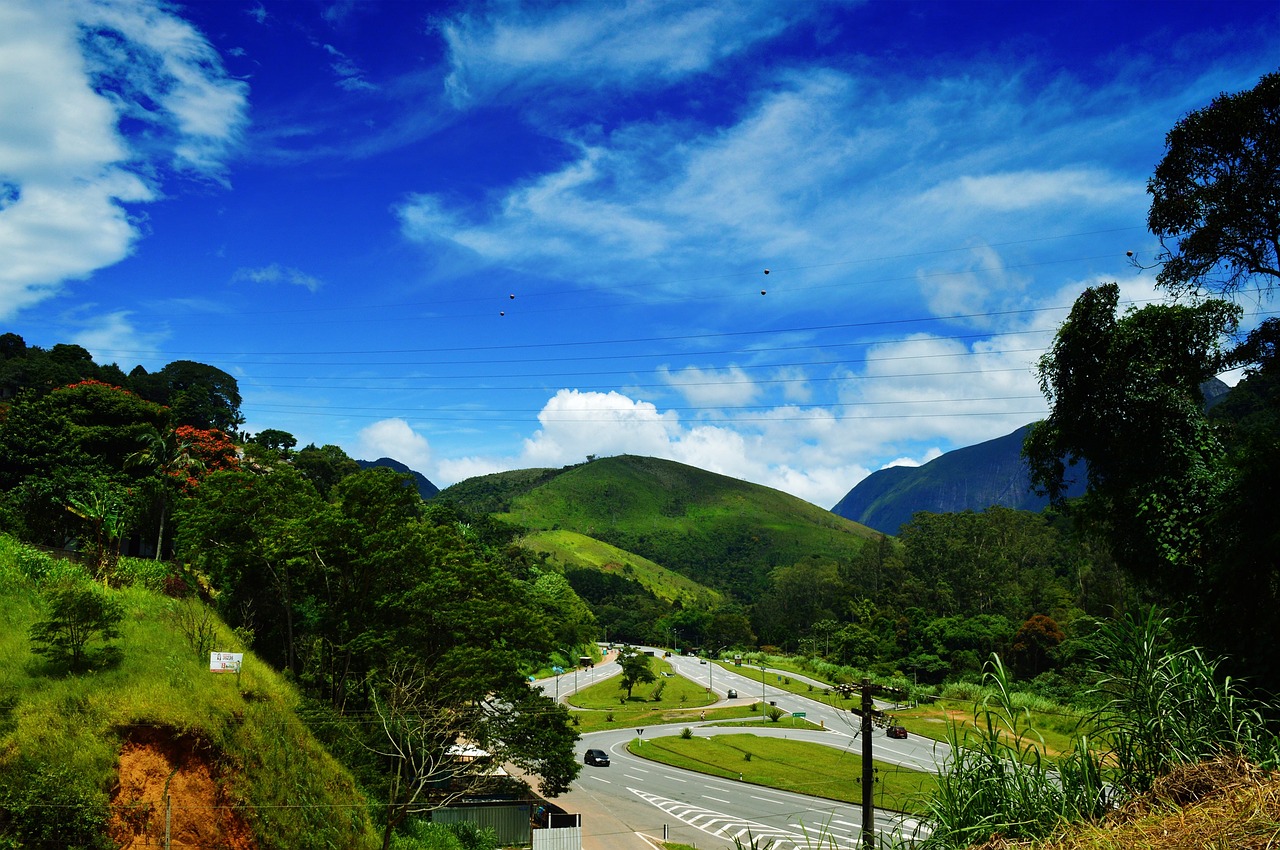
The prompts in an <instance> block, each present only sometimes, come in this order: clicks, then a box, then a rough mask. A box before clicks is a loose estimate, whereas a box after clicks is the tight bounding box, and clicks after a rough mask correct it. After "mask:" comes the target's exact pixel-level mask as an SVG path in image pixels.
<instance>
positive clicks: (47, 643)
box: [29, 584, 124, 671]
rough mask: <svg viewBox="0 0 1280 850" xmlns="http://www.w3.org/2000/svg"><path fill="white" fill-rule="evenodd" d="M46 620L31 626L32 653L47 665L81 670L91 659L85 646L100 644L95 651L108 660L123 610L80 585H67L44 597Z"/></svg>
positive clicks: (88, 587)
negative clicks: (46, 662)
mask: <svg viewBox="0 0 1280 850" xmlns="http://www.w3.org/2000/svg"><path fill="white" fill-rule="evenodd" d="M48 602H49V617H48V619H46V620H41V621H39V622H37V623H35V624H33V625H32V626H31V631H30V632H29V637H30V639H31V643H32V644H33V646H32V651H33V652H35V653H36V654H38V655H43V656H45V657H46V658H48V659H49V660H51V661H54V662H57V663H62V664H66V666H67V667H69V668H70V669H72V670H76V671H79V670H82V669H84V668H85V667H86V666H87V665H88V662H89V661H90V660H91V658H92V653H91V652H90V650H89V642H90V641H93V640H99V641H102V642H103V644H104V646H103V648H102V649H101V650H100V651H99V652H100V655H101V656H102V658H103V659H104V660H108V661H109V660H111V659H112V656H113V653H112V651H111V650H112V649H113V647H110V646H107V645H106V644H107V643H108V642H109V641H112V640H115V639H116V638H118V637H120V629H119V626H120V622H121V621H122V620H123V619H124V606H123V605H121V604H120V603H119V602H117V601H115V600H114V599H110V598H108V597H107V596H106V594H105V593H102V592H99V591H98V590H96V589H94V588H92V587H90V586H88V585H84V584H67V585H62V586H59V587H56V588H54V589H53V590H52V591H50V593H49V594H48Z"/></svg>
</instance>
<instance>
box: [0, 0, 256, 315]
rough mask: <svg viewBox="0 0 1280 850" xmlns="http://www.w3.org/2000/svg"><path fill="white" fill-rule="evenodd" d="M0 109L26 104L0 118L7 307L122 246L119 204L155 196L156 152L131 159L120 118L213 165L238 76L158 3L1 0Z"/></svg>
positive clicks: (2, 279)
mask: <svg viewBox="0 0 1280 850" xmlns="http://www.w3.org/2000/svg"><path fill="white" fill-rule="evenodd" d="M85 51H87V53H86V52H85ZM139 98H145V99H147V100H149V101H151V102H152V103H153V106H152V108H150V109H144V108H143V107H142V104H141V103H140V102H139ZM0 115H4V116H8V117H9V118H13V117H14V116H21V120H20V121H17V120H9V121H5V122H0V175H3V181H4V192H3V197H4V198H5V203H4V204H3V205H0V256H4V257H5V262H4V263H3V264H0V318H5V317H8V316H11V315H13V314H15V313H16V312H17V311H19V310H21V309H23V308H26V307H29V306H31V305H33V304H35V303H37V302H39V301H41V300H43V299H45V298H47V297H50V296H51V295H53V294H56V293H57V292H59V291H60V289H61V285H62V284H63V283H64V282H66V281H69V280H76V279H81V278H84V277H86V276H88V275H90V274H92V273H93V272H94V271H96V270H98V269H101V268H104V267H106V266H110V265H112V264H114V263H117V262H119V261H120V260H122V259H124V258H125V257H126V256H128V255H129V253H130V251H131V249H132V246H133V243H134V241H135V240H136V239H137V238H138V235H139V234H138V231H137V228H136V226H135V225H134V223H133V222H132V221H131V219H130V217H129V213H128V211H127V210H126V208H125V206H124V204H126V203H141V202H147V201H152V200H155V199H156V197H157V191H156V187H155V186H154V185H153V181H154V177H153V176H152V175H154V173H155V172H154V169H153V168H152V167H151V166H153V165H155V164H157V163H146V162H143V161H142V160H141V159H140V156H141V155H142V154H143V152H140V151H135V150H133V149H132V145H131V143H130V139H128V138H127V137H125V136H124V135H122V134H121V132H120V130H119V124H120V120H121V118H123V117H125V116H128V117H129V118H131V119H137V120H141V121H144V122H147V123H148V124H150V125H151V126H153V127H155V126H157V125H158V126H161V127H163V128H165V129H167V130H168V131H169V145H170V147H169V153H170V154H171V155H172V156H173V158H174V160H175V161H176V163H177V164H179V165H180V166H181V167H182V168H184V169H187V170H193V171H198V172H200V173H201V174H203V175H207V176H212V177H217V176H219V175H220V173H221V167H222V158H223V157H224V156H225V155H226V153H227V151H228V149H229V146H230V145H232V144H234V142H235V140H236V138H238V133H239V132H240V129H241V127H242V125H243V121H244V88H243V86H242V85H241V84H239V83H231V82H229V81H227V80H226V79H225V78H224V77H223V75H222V71H221V65H220V63H219V62H218V60H217V55H216V53H214V52H213V50H212V48H211V47H210V46H209V45H208V43H207V42H205V41H204V39H203V38H202V37H200V35H199V34H198V33H196V32H195V31H194V30H193V29H192V28H191V27H190V26H189V25H188V24H186V23H185V22H183V21H181V20H179V19H178V18H175V17H173V16H172V15H171V14H169V13H168V12H166V11H162V10H161V9H160V8H159V7H157V6H152V5H149V4H145V3H142V2H128V0H119V1H118V2H98V3H91V2H67V3H38V2H26V0H14V2H8V3H4V4H2V5H0ZM146 153H147V154H150V153H151V151H148V152H146ZM144 174H146V175H148V176H147V177H145V178H144V176H143V175H144Z"/></svg>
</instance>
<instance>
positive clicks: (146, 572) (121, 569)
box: [116, 558, 169, 593]
mask: <svg viewBox="0 0 1280 850" xmlns="http://www.w3.org/2000/svg"><path fill="white" fill-rule="evenodd" d="M116 576H117V577H118V578H119V580H120V583H121V584H127V585H130V586H132V587H145V588H146V589H147V590H151V591H155V592H156V593H161V592H163V591H164V589H165V582H166V580H167V579H168V578H169V565H168V564H166V563H165V562H164V561H156V560H154V559H151V558H121V559H120V560H119V561H118V562H117V563H116Z"/></svg>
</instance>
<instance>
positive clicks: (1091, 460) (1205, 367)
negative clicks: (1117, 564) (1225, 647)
mask: <svg viewBox="0 0 1280 850" xmlns="http://www.w3.org/2000/svg"><path fill="white" fill-rule="evenodd" d="M1118 303H1119V287H1118V286H1116V285H1115V284H1104V285H1102V286H1098V287H1092V288H1090V289H1088V290H1086V291H1085V293H1084V294H1083V295H1081V296H1080V298H1079V299H1077V301H1076V303H1075V306H1074V307H1072V310H1071V314H1070V316H1069V317H1068V318H1067V321H1066V322H1064V323H1063V325H1062V327H1061V328H1060V329H1059V330H1058V334H1057V337H1056V338H1055V340H1054V342H1053V345H1052V346H1051V348H1050V350H1049V352H1048V353H1047V354H1045V355H1044V357H1042V358H1041V360H1040V367H1039V371H1040V387H1041V390H1042V391H1043V392H1044V394H1045V396H1046V398H1048V399H1049V402H1050V404H1051V405H1052V410H1051V412H1050V414H1049V416H1048V418H1046V419H1044V420H1043V421H1041V422H1038V423H1036V425H1035V426H1033V427H1032V429H1031V432H1030V434H1029V435H1028V437H1027V441H1026V444H1025V446H1024V453H1025V454H1026V456H1027V459H1028V462H1029V465H1030V470H1031V480H1032V483H1033V484H1034V485H1035V486H1036V487H1037V488H1038V489H1039V490H1041V491H1042V492H1045V493H1048V495H1049V496H1050V498H1051V499H1053V500H1054V501H1055V502H1058V503H1059V504H1061V502H1062V500H1063V495H1064V493H1065V491H1066V486H1067V483H1068V481H1069V475H1070V474H1071V473H1070V468H1071V467H1072V466H1074V465H1079V464H1080V463H1081V462H1086V463H1087V465H1088V473H1087V475H1088V491H1087V494H1086V496H1085V499H1086V505H1087V506H1088V507H1089V514H1090V516H1092V517H1093V518H1094V519H1095V520H1096V521H1097V522H1098V523H1099V524H1100V525H1101V526H1102V527H1104V528H1106V529H1107V530H1108V531H1109V537H1110V540H1111V543H1112V545H1113V546H1114V547H1115V550H1116V552H1117V554H1119V555H1121V556H1122V558H1123V560H1124V561H1125V562H1126V563H1127V564H1128V565H1129V566H1130V568H1131V569H1133V570H1134V571H1135V572H1136V573H1138V574H1139V575H1140V576H1141V577H1143V578H1146V579H1148V580H1154V581H1155V582H1156V583H1158V584H1161V585H1163V586H1164V587H1165V588H1166V589H1168V590H1171V591H1175V592H1180V591H1184V590H1187V589H1189V587H1190V586H1191V584H1193V583H1194V582H1195V580H1196V578H1197V574H1198V572H1199V571H1200V570H1201V568H1202V567H1203V556H1204V555H1205V549H1204V545H1203V531H1204V523H1205V520H1206V517H1207V516H1208V513H1209V510H1210V508H1211V506H1212V505H1213V504H1214V503H1215V499H1216V497H1217V495H1218V493H1219V492H1220V490H1221V488H1222V485H1223V482H1224V472H1223V470H1224V462H1225V461H1226V450H1225V448H1224V446H1223V445H1222V443H1221V442H1220V440H1219V439H1218V436H1217V434H1216V433H1215V431H1214V429H1213V427H1212V426H1211V425H1210V423H1209V420H1208V418H1207V417H1206V415H1205V412H1204V397H1203V394H1202V393H1201V390H1200V385H1201V384H1202V383H1204V382H1205V381H1206V380H1208V379H1209V378H1211V377H1213V376H1214V375H1216V374H1218V373H1219V372H1220V371H1222V370H1223V369H1224V368H1226V366H1227V365H1229V362H1230V361H1229V356H1228V352H1227V351H1226V350H1225V340H1226V335H1227V334H1229V333H1231V332H1233V331H1234V330H1235V328H1236V322H1237V321H1238V317H1239V315H1240V309H1239V308H1238V307H1236V306H1235V305H1232V304H1227V303H1225V302H1223V301H1206V302H1203V303H1201V304H1198V305H1196V306H1178V305H1172V306H1170V305H1151V306H1148V307H1145V308H1143V309H1141V310H1131V311H1129V312H1128V313H1126V314H1124V315H1123V316H1117V307H1118ZM1081 474H1083V468H1081Z"/></svg>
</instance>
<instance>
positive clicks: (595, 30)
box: [440, 0, 820, 105]
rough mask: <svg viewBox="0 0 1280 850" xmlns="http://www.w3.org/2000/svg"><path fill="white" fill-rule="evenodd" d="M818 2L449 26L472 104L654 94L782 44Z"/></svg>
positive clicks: (459, 90) (527, 17) (512, 17)
mask: <svg viewBox="0 0 1280 850" xmlns="http://www.w3.org/2000/svg"><path fill="white" fill-rule="evenodd" d="M819 5H820V4H818V3H796V4H787V3H782V4H779V3H773V2H768V0H763V2H762V0H750V1H749V2H748V0H740V2H735V3H715V4H709V5H698V4H689V3H665V2H659V3H642V2H627V3H615V4H603V3H598V2H592V0H587V2H575V3H559V4H533V5H531V6H529V7H528V8H526V9H521V10H515V11H514V12H513V9H512V7H511V6H510V5H507V4H502V5H495V7H494V14H486V13H484V12H483V11H477V12H469V13H467V14H464V15H460V16H457V17H455V18H452V19H449V20H446V21H443V22H441V23H440V31H441V33H442V35H443V36H444V38H445V41H446V42H447V44H448V48H449V59H450V63H451V65H452V71H451V73H450V74H449V77H448V79H447V81H446V86H447V88H448V90H449V92H450V94H451V95H452V97H453V99H454V102H455V103H456V104H459V105H464V104H467V103H470V102H474V101H480V102H484V101H488V100H491V99H493V98H495V97H511V96H512V92H513V90H516V91H519V90H524V89H527V88H530V87H544V86H546V85H547V84H553V85H555V86H556V87H558V88H560V89H561V90H564V89H571V90H578V91H583V90H593V89H611V90H616V89H617V88H619V87H621V88H648V87H652V86H654V85H665V84H669V83H671V82H672V81H675V80H679V79H682V78H684V77H687V76H689V75H691V74H696V73H699V72H702V71H705V70H707V69H708V68H709V67H710V66H712V65H713V64H714V63H716V62H718V61H721V60H723V59H725V58H726V57H729V56H732V55H734V54H737V53H740V52H742V51H744V50H746V49H747V48H749V47H750V46H752V45H754V44H757V43H760V42H763V41H767V40H768V39H771V38H773V37H774V36H775V35H777V34H778V33H779V32H780V31H782V30H783V29H785V28H786V27H787V26H788V24H789V22H790V20H791V19H793V18H797V17H803V16H805V15H807V14H809V13H810V12H811V11H812V10H813V9H815V8H816V7H818V6H819Z"/></svg>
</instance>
